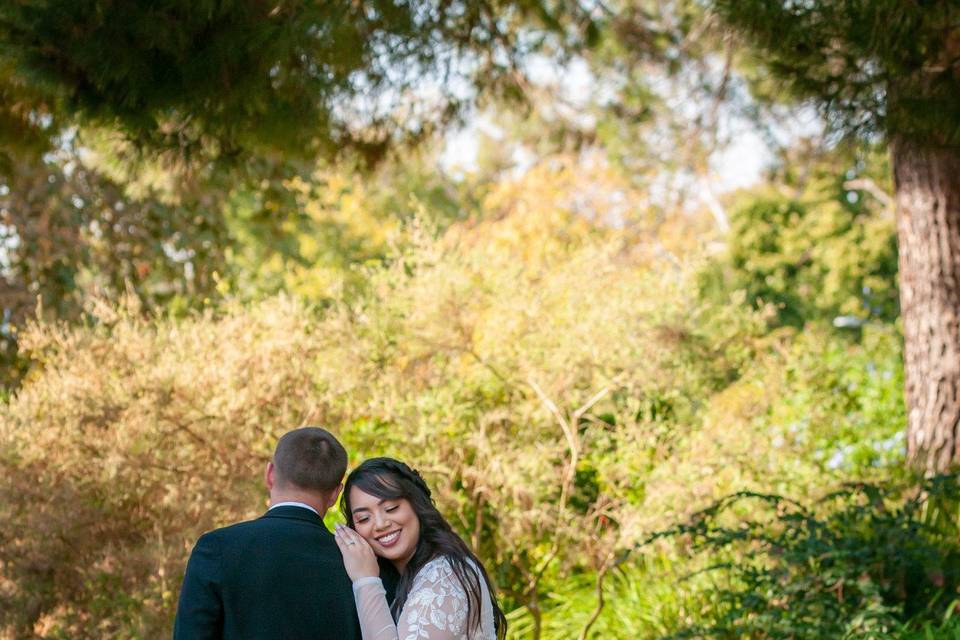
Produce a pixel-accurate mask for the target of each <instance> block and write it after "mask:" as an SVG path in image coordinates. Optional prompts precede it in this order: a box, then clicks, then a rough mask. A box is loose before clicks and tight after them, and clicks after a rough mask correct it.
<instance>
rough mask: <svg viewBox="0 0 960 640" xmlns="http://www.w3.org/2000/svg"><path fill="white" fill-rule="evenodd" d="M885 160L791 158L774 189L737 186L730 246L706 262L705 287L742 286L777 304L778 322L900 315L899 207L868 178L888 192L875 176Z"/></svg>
mask: <svg viewBox="0 0 960 640" xmlns="http://www.w3.org/2000/svg"><path fill="white" fill-rule="evenodd" d="M798 165H799V166H798ZM885 169H886V167H885V163H883V162H882V161H878V158H877V157H876V156H868V157H867V159H866V160H864V159H860V160H856V159H854V158H849V157H847V156H846V154H843V153H840V154H837V155H836V156H833V157H830V156H827V157H820V158H817V157H814V158H802V157H801V158H789V159H785V161H784V163H783V165H782V169H781V170H780V172H779V175H776V176H774V180H775V184H777V187H776V188H774V189H771V188H761V189H758V190H752V191H746V192H743V193H740V194H739V195H738V198H737V200H736V202H735V203H734V205H733V206H732V207H731V214H730V218H731V233H730V235H729V238H728V240H727V251H726V253H725V254H724V255H723V256H721V257H720V258H719V259H717V260H715V261H713V262H712V263H711V264H710V265H709V267H708V268H707V269H705V271H704V276H703V286H704V288H705V290H706V291H707V292H708V293H709V292H710V291H711V290H719V291H722V292H729V291H737V290H743V291H745V292H746V295H747V300H748V301H749V302H751V303H754V304H757V305H760V306H762V305H771V306H772V307H773V308H774V309H775V311H776V324H779V325H789V326H794V327H802V326H803V325H804V324H805V323H807V322H811V321H827V322H831V321H833V320H834V319H835V318H838V317H839V316H844V319H846V320H848V323H852V324H857V323H858V322H862V321H864V320H867V319H880V320H884V321H888V322H889V321H891V320H894V319H895V318H896V317H897V316H898V315H899V304H898V302H899V300H898V296H899V293H898V289H897V280H896V279H897V247H896V225H895V222H894V218H893V211H892V208H891V206H890V203H889V202H882V201H879V202H878V201H877V200H876V196H875V195H873V194H871V193H870V192H869V191H867V190H865V189H864V188H863V186H862V185H869V186H870V187H871V189H872V190H873V191H874V192H876V193H879V194H880V195H881V196H884V197H886V196H885V195H884V192H883V191H881V190H880V189H881V187H879V186H878V185H877V183H876V182H875V181H874V180H873V178H872V176H873V175H875V174H878V173H879V174H881V175H884V173H885ZM797 174H801V176H802V177H801V176H798V175H797Z"/></svg>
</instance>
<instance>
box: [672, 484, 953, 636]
mask: <svg viewBox="0 0 960 640" xmlns="http://www.w3.org/2000/svg"><path fill="white" fill-rule="evenodd" d="M958 499H960V483H958V482H957V478H956V477H940V478H936V479H932V480H929V481H926V482H925V483H923V485H922V486H919V487H911V488H909V489H906V490H905V489H904V488H902V487H898V486H895V485H894V486H891V485H889V484H887V485H872V484H856V485H851V486H849V487H848V488H845V489H843V490H841V491H837V492H834V493H831V494H829V495H828V496H826V497H825V498H823V499H822V500H820V501H819V502H818V503H817V504H816V505H815V506H814V507H813V508H810V509H808V508H805V507H803V506H802V505H800V504H799V503H796V502H793V501H791V500H788V499H785V498H783V497H780V496H775V495H763V494H754V493H738V494H734V495H732V496H729V497H727V498H724V499H723V500H721V501H719V502H718V503H717V504H715V505H714V506H712V507H710V508H709V509H707V510H704V511H702V512H700V513H698V514H696V515H695V516H694V517H693V518H692V519H691V520H690V521H689V522H688V523H687V524H684V525H681V526H678V527H675V528H673V529H670V530H667V531H665V532H662V533H661V534H658V536H657V537H660V536H668V537H674V538H676V539H678V541H679V542H680V543H681V544H682V545H683V546H686V547H688V548H689V549H690V551H691V552H692V553H704V552H706V553H709V554H710V556H711V559H710V562H711V564H712V565H713V566H710V567H707V568H706V569H705V571H708V572H713V573H715V574H719V577H717V578H716V579H715V586H714V587H713V588H712V596H711V597H710V598H708V600H707V602H709V603H710V604H709V605H708V607H707V608H705V610H704V612H703V614H704V620H703V622H702V623H700V624H697V625H694V626H691V627H688V628H686V629H683V630H681V631H679V632H678V633H676V634H674V635H672V636H671V637H676V638H682V637H697V638H740V637H751V638H794V639H799V638H811V639H813V638H824V637H832V638H885V637H890V636H891V635H893V633H894V632H895V631H896V630H901V631H907V630H908V629H918V628H920V629H922V628H923V626H924V625H928V626H929V625H937V624H938V623H940V622H941V621H942V620H943V618H944V616H948V615H949V614H950V612H952V610H953V607H954V606H955V604H956V601H955V600H954V599H953V597H954V596H953V595H951V594H955V593H956V592H957V587H958V586H960V548H958V547H957V545H956V542H955V539H956V532H957V528H956V522H957V521H956V505H957V504H958ZM747 503H749V504H747ZM943 509H948V511H947V512H946V514H944V515H946V518H943V517H940V518H934V517H933V515H934V513H933V512H936V511H938V510H943Z"/></svg>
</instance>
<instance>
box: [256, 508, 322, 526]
mask: <svg viewBox="0 0 960 640" xmlns="http://www.w3.org/2000/svg"><path fill="white" fill-rule="evenodd" d="M260 517H261V518H285V519H288V520H303V521H305V522H312V523H314V524H317V525H320V526H321V527H323V528H324V530H326V528H327V527H326V525H324V524H323V518H321V517H320V516H318V515H317V514H316V513H314V512H313V511H311V510H310V509H305V508H303V507H296V506H293V505H289V506H288V505H283V506H279V507H274V508H273V509H270V510H269V511H267V512H266V513H265V514H263V515H262V516H260Z"/></svg>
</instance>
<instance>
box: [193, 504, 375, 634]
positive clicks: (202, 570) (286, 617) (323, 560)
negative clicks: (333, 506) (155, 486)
mask: <svg viewBox="0 0 960 640" xmlns="http://www.w3.org/2000/svg"><path fill="white" fill-rule="evenodd" d="M187 574H188V576H191V579H190V580H187V581H185V582H184V586H183V590H182V591H181V594H180V606H179V608H178V613H177V621H176V624H175V628H174V638H175V639H177V640H188V639H189V640H194V639H197V640H200V639H205V638H224V639H230V640H233V639H237V640H239V639H248V638H249V639H257V640H300V639H301V638H302V639H303V640H308V639H309V640H353V639H355V638H356V639H359V638H360V628H359V625H358V622H357V614H356V609H355V605H354V600H353V591H352V589H351V584H350V579H349V578H348V577H347V574H346V572H345V571H344V568H343V560H342V558H341V555H340V551H339V550H338V549H337V546H336V543H335V542H334V539H333V535H332V534H330V532H328V531H327V529H326V527H324V525H323V522H322V520H321V519H320V517H319V516H318V515H316V514H315V513H313V512H312V511H310V510H308V509H305V508H302V507H298V506H279V507H275V508H273V509H271V510H270V511H269V512H267V514H265V515H264V516H263V517H261V518H259V519H257V520H253V521H251V522H244V523H241V524H237V525H233V526H231V527H226V528H224V529H218V530H216V531H212V532H210V533H208V534H206V535H204V536H203V537H201V538H200V540H199V541H198V542H197V545H196V547H195V549H194V551H193V554H192V555H191V558H190V566H188V570H187Z"/></svg>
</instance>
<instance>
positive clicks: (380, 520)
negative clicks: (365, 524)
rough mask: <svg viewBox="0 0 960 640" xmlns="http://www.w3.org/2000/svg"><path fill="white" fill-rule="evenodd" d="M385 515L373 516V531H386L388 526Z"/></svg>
mask: <svg viewBox="0 0 960 640" xmlns="http://www.w3.org/2000/svg"><path fill="white" fill-rule="evenodd" d="M388 520H389V518H387V514H385V513H376V514H374V516H373V528H374V529H386V528H387V527H388V526H390V523H389V522H388Z"/></svg>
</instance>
